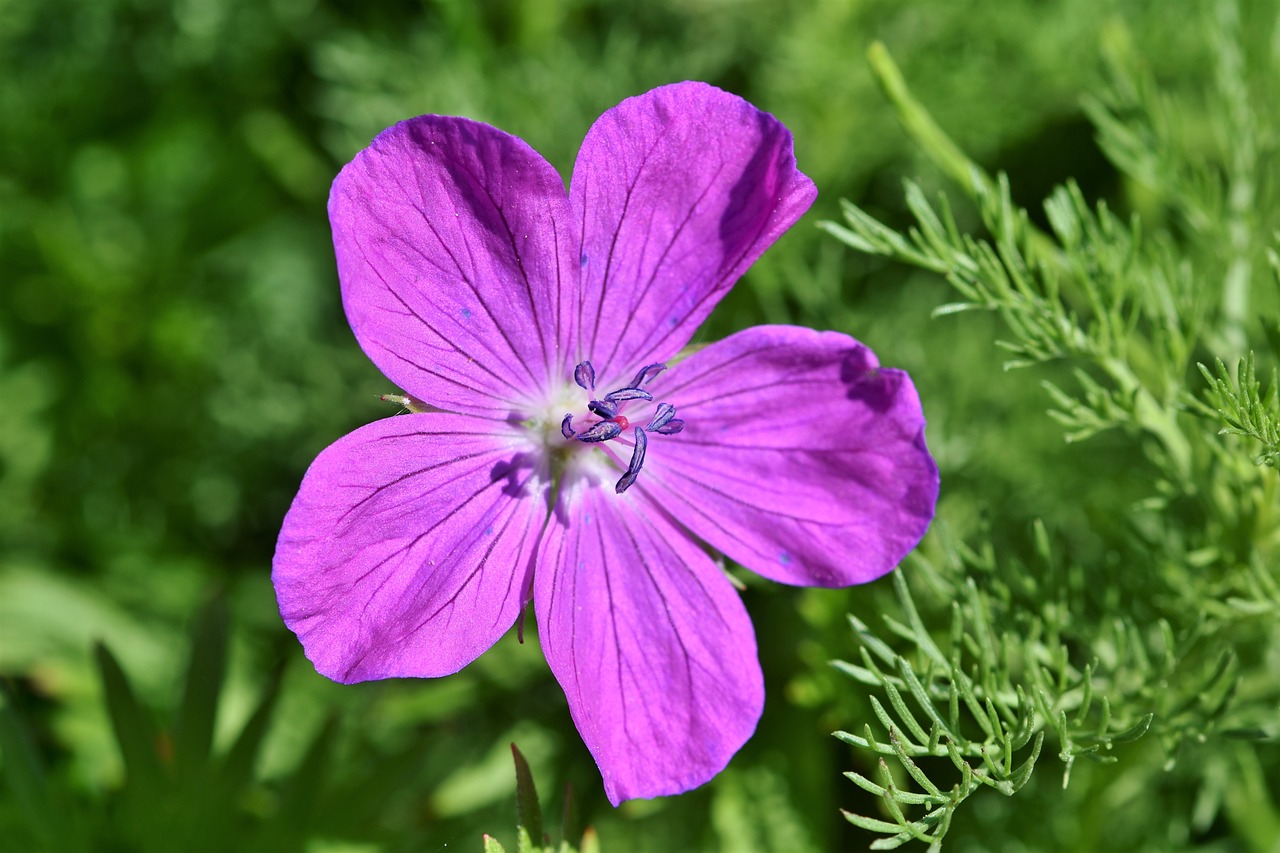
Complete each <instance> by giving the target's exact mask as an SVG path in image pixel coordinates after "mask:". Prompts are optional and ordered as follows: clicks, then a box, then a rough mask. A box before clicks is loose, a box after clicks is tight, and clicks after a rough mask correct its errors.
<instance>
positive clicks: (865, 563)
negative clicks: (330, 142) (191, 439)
mask: <svg viewBox="0 0 1280 853" xmlns="http://www.w3.org/2000/svg"><path fill="white" fill-rule="evenodd" d="M815 195H816V191H815V189H814V186H813V183H812V181H810V180H809V179H808V178H807V177H805V176H804V175H803V174H801V173H800V172H799V171H798V170H797V169H796V165H795V157H794V154H793V152H792V143H791V135H790V134H789V133H788V132H787V130H786V128H784V127H783V126H782V125H781V124H780V123H779V122H778V121H777V120H776V119H774V118H773V117H772V116H770V115H768V114H766V113H763V112H761V111H759V110H757V109H756V108H754V107H752V106H751V105H750V104H748V103H747V102H746V101H744V100H742V99H741V98H738V97H736V96H734V95H730V94H727V93H725V92H722V91H720V90H718V89H715V88H713V87H711V86H708V85H705V84H702V83H680V84H676V85H671V86H664V87H662V88H659V89H655V90H653V91H651V92H649V93H647V94H645V95H641V96H639V97H636V98H631V99H629V100H627V101H624V102H623V103H621V104H619V105H618V106H617V107H614V108H613V109H611V110H609V111H608V112H606V113H605V114H604V115H603V116H601V117H600V119H599V120H598V121H597V122H596V123H595V125H594V126H593V127H592V128H591V131H590V132H589V133H588V134H587V137H586V140H585V141H584V142H583V145H582V149H581V151H580V152H579V154H578V160H577V164H576V166H575V167H574V172H573V179H572V182H571V184H570V187H569V191H568V192H567V193H566V192H565V188H564V183H563V182H562V180H561V178H560V176H559V175H558V174H556V172H555V170H554V169H553V168H552V167H551V165H550V164H548V163H547V162H546V160H544V159H543V158H542V157H540V156H539V155H538V154H537V153H536V152H535V151H533V149H531V148H530V147H529V146H528V145H526V144H525V143H524V142H522V141H521V140H519V139H517V138H515V137H513V136H510V135H508V134H506V133H503V132H502V131H500V130H497V129H495V128H493V127H490V126H488V125H485V124H481V123H479V122H475V121H470V120H467V119H463V118H453V117H445V116H422V117H419V118H415V119H410V120H409V121H405V122H401V123H400V124H397V125H395V126H394V127H391V128H389V129H388V130H386V131H384V132H383V133H381V134H380V135H379V136H378V137H377V138H376V139H375V140H374V141H373V143H372V144H371V145H370V146H369V147H368V148H366V149H365V150H364V151H361V152H360V153H359V154H358V155H356V158H355V159H354V160H353V161H352V162H351V163H350V164H348V165H347V166H346V167H345V168H344V169H343V170H342V172H341V174H339V175H338V177H337V179H336V180H335V181H334V184H333V191H332V195H331V197H330V201H329V215H330V220H331V222H332V225H333V235H334V245H335V249H336V254H337V261H338V274H339V279H340V281H341V285H342V298H343V305H344V307H345V309H346V313H347V317H348V319H349V320H350V323H351V328H352V330H353V331H354V332H355V335H356V338H357V339H358V340H359V342H360V345H361V346H362V347H363V348H364V351H365V352H366V353H367V354H368V356H369V357H370V358H371V359H372V360H373V361H374V363H375V364H376V365H377V366H378V367H379V368H380V369H381V370H382V372H383V373H384V374H385V375H386V376H387V378H388V379H390V380H391V381H392V382H393V383H395V384H396V385H397V386H398V387H399V388H401V389H403V390H404V391H405V392H406V393H407V395H408V396H407V397H405V398H404V399H406V401H408V402H409V406H410V408H411V409H412V410H413V413H410V414H405V415H401V416H397V417H390V418H387V419H385V420H381V421H377V422H375V423H372V424H369V425H367V426H364V427H361V428H360V429H357V430H356V431H355V432H353V433H351V434H350V435H348V436H346V437H345V438H342V439H340V440H339V441H337V442H336V443H335V444H333V445H331V446H330V447H329V448H327V449H326V450H325V451H324V452H322V453H321V454H320V456H319V458H317V459H316V461H315V462H314V464H312V466H311V468H310V469H309V470H308V471H307V474H306V477H305V478H304V480H303V482H302V486H301V489H300V490H299V492H298V496H297V498H296V499H295V500H294V502H293V506H292V507H291V508H290V510H289V513H288V515H287V517H286V518H285V520H284V526H283V530H282V531H281V533H280V540H279V544H278V546H277V550H276V555H275V561H274V566H273V575H272V577H273V580H274V582H275V587H276V593H277V596H278V598H279V603H280V611H281V613H282V615H283V617H284V621H285V623H286V624H287V625H288V626H289V627H290V628H291V629H292V630H293V631H294V632H296V633H297V635H298V637H299V638H300V639H301V641H302V644H303V647H304V648H305V650H306V653H307V656H308V657H309V658H310V659H311V661H312V662H313V663H314V664H315V667H316V669H317V670H319V672H321V673H322V674H324V675H326V676H328V677H329V678H332V679H334V680H336V681H340V682H357V681H365V680H368V679H378V678H394V677H406V676H409V677H433V676H442V675H447V674H449V673H453V672H456V671H458V670H459V669H461V668H462V667H464V666H466V665H467V664H468V663H470V662H471V661H472V660H474V659H475V658H476V657H477V656H479V655H480V654H481V653H482V652H483V651H484V650H485V649H487V648H489V647H490V646H492V645H493V644H494V643H495V642H496V641H497V640H498V638H499V637H501V636H502V635H503V634H504V633H506V632H507V631H508V630H509V629H510V628H511V627H512V626H513V625H515V624H516V621H517V618H518V617H520V616H521V614H522V612H523V609H524V607H525V605H526V604H527V603H528V602H529V601H530V600H532V601H533V604H534V609H535V613H536V616H537V626H538V635H539V639H540V641H541V644H542V649H543V651H544V653H545V655H546V659H547V662H548V663H549V664H550V666H551V670H552V672H554V673H555V676H556V678H557V680H558V681H559V682H560V684H561V686H562V687H563V688H564V692H565V696H566V697H567V699H568V704H569V711H570V713H571V714H572V716H573V721H574V723H575V724H576V726H577V728H578V731H579V732H580V733H581V734H582V737H583V740H584V741H585V742H586V744H587V746H588V748H589V749H590V750H591V753H592V755H593V756H594V757H595V759H596V762H597V763H598V764H599V766H600V771H601V773H602V775H603V777H604V786H605V791H606V793H607V794H608V796H609V799H610V800H611V801H612V802H613V803H614V804H617V803H619V802H621V801H622V800H626V799H629V798H633V797H652V796H656V795H660V794H672V793H677V792H681V791H685V790H688V789H690V788H693V787H696V786H698V785H700V784H702V783H703V782H706V781H707V780H708V779H710V778H711V777H712V776H714V775H715V774H716V773H718V772H719V771H720V770H721V769H723V768H724V766H725V765H726V764H727V763H728V761H729V759H730V758H731V757H732V756H733V754H734V753H735V752H736V751H737V750H738V749H739V748H740V747H741V746H742V744H743V743H745V742H746V740H747V738H748V737H750V735H751V733H752V732H753V731H754V729H755V726H756V723H757V721H758V720H759V717H760V713H761V709H762V707H763V703H764V687H763V681H762V678H761V672H760V665H759V662H758V660H757V656H756V643H755V637H754V632H753V630H752V627H751V623H750V621H749V620H748V617H747V613H746V610H745V608H744V607H743V604H742V601H741V600H740V598H739V596H738V594H737V592H736V591H735V590H734V588H733V586H732V584H731V583H730V581H729V579H728V578H727V577H726V576H725V574H724V572H723V571H722V570H721V568H720V567H719V566H718V565H717V563H716V561H715V560H714V559H713V558H712V557H711V556H709V554H708V548H710V549H714V551H717V552H720V553H722V554H724V555H727V556H728V558H729V559H731V560H733V561H734V562H736V563H739V564H741V565H742V566H745V567H746V568H748V569H751V570H752V571H755V572H758V573H759V574H761V575H763V576H765V577H767V578H771V579H773V580H776V581H781V582H783V583H788V584H801V585H817V586H844V585H847V584H855V583H861V582H864V581H869V580H871V579H873V578H876V577H879V576H880V575H882V574H884V573H885V572H888V571H889V570H891V569H892V568H893V567H894V566H895V565H896V564H897V563H898V561H899V560H900V559H901V558H902V557H903V555H904V554H906V553H907V551H909V550H910V549H911V548H912V547H914V546H915V544H916V543H917V541H918V540H919V539H920V537H921V536H922V535H923V533H924V530H925V528H926V527H927V526H928V523H929V520H930V518H931V517H932V515H933V509H934V502H935V499H936V496H937V488H938V477H937V469H936V467H935V466H934V463H933V460H932V459H931V458H930V456H929V453H928V451H927V450H926V449H925V444H924V437H923V431H924V419H923V416H922V414H921V410H920V403H919V400H918V398H917V397H916V393H915V390H914V388H913V387H912V385H911V381H910V379H909V378H908V377H907V376H906V375H905V374H904V373H902V372H900V371H897V370H889V369H882V368H880V367H878V365H877V362H876V359H875V356H874V355H873V354H872V353H871V352H870V351H869V350H868V349H867V348H866V347H864V346H862V345H861V344H859V343H858V342H857V341H855V340H853V339H852V338H849V337H848V336H846V335H843V334H837V333H834V332H816V331H812V330H809V329H802V328H796V327H791V326H762V327H758V328H753V329H747V330H746V331H743V332H739V333H738V334H735V335H732V336H731V337H729V338H727V339H725V340H723V341H720V342H718V343H714V344H711V345H709V346H707V347H705V348H703V349H700V350H698V351H697V352H695V353H694V354H692V355H689V356H688V357H687V358H685V359H684V360H679V361H677V358H678V354H679V353H680V352H681V350H682V349H683V348H684V347H685V345H686V344H687V343H688V342H689V340H690V338H691V337H692V335H693V333H694V331H695V330H696V329H697V328H698V325H699V324H700V323H701V322H702V321H703V319H704V318H705V317H706V316H707V314H708V313H709V312H710V311H711V309H712V308H713V307H714V306H715V304H716V303H717V302H718V301H719V300H720V299H721V297H723V296H724V295H725V294H726V293H727V292H728V291H729V288H730V287H732V285H733V283H734V282H735V281H736V280H737V279H738V278H739V277H740V276H741V275H742V274H743V272H745V271H746V269H747V267H749V266H750V265H751V263H752V262H753V261H754V260H755V259H756V258H757V257H758V256H759V255H760V254H761V253H762V252H763V251H764V250H765V249H766V248H767V247H768V246H769V245H770V244H771V243H773V241H774V240H776V239H777V238H778V237H779V235H781V234H782V233H783V232H784V231H786V230H787V229H788V228H789V227H790V226H791V225H792V224H793V223H795V221H796V220H797V219H798V218H799V217H800V216H801V214H803V213H804V211H805V210H806V209H808V207H809V205H810V204H811V203H812V202H813V199H814V197H815Z"/></svg>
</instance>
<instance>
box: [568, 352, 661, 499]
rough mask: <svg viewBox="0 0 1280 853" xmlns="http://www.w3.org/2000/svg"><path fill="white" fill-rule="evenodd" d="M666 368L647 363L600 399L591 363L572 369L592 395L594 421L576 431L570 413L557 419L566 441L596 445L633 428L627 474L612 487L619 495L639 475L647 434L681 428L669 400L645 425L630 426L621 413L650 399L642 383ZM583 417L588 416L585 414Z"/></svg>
mask: <svg viewBox="0 0 1280 853" xmlns="http://www.w3.org/2000/svg"><path fill="white" fill-rule="evenodd" d="M666 369H667V366H666V365H665V364H650V365H647V366H645V367H642V368H640V372H639V373H637V374H636V378H635V379H633V380H632V381H631V384H630V385H625V386H623V387H622V388H617V389H615V390H613V391H610V392H609V393H607V394H605V395H604V396H603V397H601V398H599V399H596V398H595V392H596V370H595V368H594V367H592V366H591V362H589V361H584V362H582V363H581V364H579V365H578V366H577V367H575V368H574V369H573V380H574V381H575V382H577V383H578V385H579V387H581V388H582V389H583V390H584V391H586V392H587V393H588V394H589V395H591V399H590V400H589V401H588V402H587V409H588V410H589V411H590V413H591V415H594V416H595V417H596V418H597V420H588V421H587V422H586V423H585V424H583V425H582V426H583V428H582V429H578V430H575V429H574V428H573V413H572V412H570V413H568V414H566V415H565V416H564V420H562V421H561V422H560V433H561V435H563V436H564V437H565V440H566V441H581V442H584V443H586V444H598V443H602V442H606V441H612V440H613V439H615V438H617V437H618V436H620V435H622V434H623V433H624V432H626V431H627V430H628V429H633V435H634V437H635V446H634V447H633V448H632V450H631V462H630V464H628V465H627V471H626V473H625V474H623V475H622V479H620V480H618V483H617V485H616V486H614V491H616V492H617V493H618V494H622V493H623V492H625V491H626V490H627V489H629V488H631V484H632V483H634V482H635V481H636V477H638V476H640V469H641V468H642V467H643V466H644V456H645V452H646V451H647V450H648V447H649V433H651V432H656V433H658V434H659V435H675V434H676V433H678V432H680V430H682V429H684V421H682V420H680V419H679V418H677V417H676V407H675V406H673V405H671V404H670V403H658V405H657V407H656V408H655V409H654V412H653V417H652V418H651V419H650V420H649V423H648V424H646V425H644V426H641V425H640V423H639V422H637V423H636V424H635V425H634V427H633V425H632V423H631V421H630V420H628V419H627V417H626V415H624V414H622V409H624V408H625V407H626V406H627V404H628V403H631V402H633V401H636V400H640V401H643V402H652V401H653V395H652V394H650V393H649V392H648V391H646V390H644V386H645V385H648V384H649V382H651V381H652V380H653V378H654V377H655V376H657V375H658V374H659V373H661V372H662V371H664V370H666ZM582 417H590V416H589V415H584V416H582Z"/></svg>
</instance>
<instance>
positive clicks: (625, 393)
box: [604, 388, 653, 403]
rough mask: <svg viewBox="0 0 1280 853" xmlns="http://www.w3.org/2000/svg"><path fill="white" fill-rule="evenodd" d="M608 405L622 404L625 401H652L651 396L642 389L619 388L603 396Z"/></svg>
mask: <svg viewBox="0 0 1280 853" xmlns="http://www.w3.org/2000/svg"><path fill="white" fill-rule="evenodd" d="M604 398H605V399H606V400H608V401H609V402H610V403H622V402H625V401H626V400H652V399H653V395H652V394H650V393H649V392H648V391H646V390H644V389H643V388H619V389H618V390H617V391H610V392H609V393H608V394H605V395H604Z"/></svg>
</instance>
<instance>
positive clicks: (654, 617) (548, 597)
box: [534, 476, 764, 805]
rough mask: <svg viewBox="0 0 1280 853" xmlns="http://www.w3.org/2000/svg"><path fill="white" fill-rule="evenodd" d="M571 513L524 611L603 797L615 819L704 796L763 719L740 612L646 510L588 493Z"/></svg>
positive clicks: (711, 571) (549, 537)
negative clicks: (632, 802) (628, 810)
mask: <svg viewBox="0 0 1280 853" xmlns="http://www.w3.org/2000/svg"><path fill="white" fill-rule="evenodd" d="M642 479H643V476H642ZM571 503H572V504H573V505H572V506H571V507H570V508H569V511H568V512H566V513H565V518H567V521H561V522H557V521H556V518H555V517H553V520H552V523H551V526H550V527H549V528H548V530H547V532H546V534H545V536H544V540H543V546H542V548H541V549H540V555H541V556H540V559H539V562H538V566H539V568H538V571H537V573H536V575H535V578H534V583H535V592H534V602H535V605H536V607H537V613H538V636H539V639H540V640H541V642H542V647H543V651H544V653H545V654H546V657H547V662H548V663H550V664H551V670H552V672H554V673H555V676H556V678H557V679H558V680H559V682H560V685H561V686H562V687H563V688H564V692H565V696H566V697H567V698H568V700H569V710H570V712H571V713H572V715H573V721H574V723H575V724H576V725H577V727H578V731H579V732H580V733H581V734H582V739H583V740H584V741H585V742H586V744H587V748H588V749H590V750H591V754H592V755H593V756H595V759H596V763H597V764H599V765H600V772H601V774H602V775H603V777H604V787H605V793H606V794H608V796H609V800H610V802H612V803H613V804H614V805H617V804H618V803H620V802H622V801H623V800H628V799H632V798H634V797H655V796H659V795H662V794H676V793H680V792H681V791H687V790H689V789H690V788H694V787H696V786H698V785H701V784H702V783H704V782H706V781H707V780H709V779H710V778H711V777H712V776H714V775H715V774H716V773H718V772H720V771H721V770H722V769H724V766H725V765H726V764H727V763H728V761H729V759H730V758H731V757H732V756H733V754H734V753H735V752H737V751H738V749H739V748H740V747H741V746H742V744H743V743H745V742H746V740H747V738H749V737H750V736H751V734H752V732H753V731H754V730H755V727H756V723H757V721H758V720H759V718H760V711H761V709H762V708H763V706H764V684H763V680H762V676H761V673H760V664H759V662H758V660H757V658H756V643H755V635H754V633H753V631H752V629H751V622H750V621H749V620H748V618H747V614H746V610H745V608H744V607H743V606H742V602H741V600H740V599H739V598H738V595H737V593H736V592H735V591H734V590H733V588H732V586H731V585H730V584H729V581H728V580H727V579H726V578H725V576H724V574H723V573H722V572H721V571H720V570H719V568H717V567H716V565H715V564H714V563H712V562H711V560H710V559H709V558H708V557H707V555H706V554H705V553H704V552H703V551H702V550H701V549H700V548H698V547H697V546H696V545H695V544H694V543H693V542H691V541H690V540H689V538H688V537H687V536H686V535H684V534H683V533H682V532H681V531H679V530H678V529H676V528H674V527H672V526H671V524H670V523H669V522H667V521H666V520H665V518H664V516H663V515H662V512H661V511H660V510H659V509H658V508H657V507H654V506H651V505H648V504H647V502H645V501H643V500H635V499H633V498H632V496H631V495H622V496H618V495H615V494H613V490H612V489H609V490H608V491H607V492H606V491H605V490H603V489H599V488H587V489H583V490H581V491H579V492H578V495H577V497H576V498H573V499H571ZM566 524H567V525H568V526H567V527H566V526H565V525H566Z"/></svg>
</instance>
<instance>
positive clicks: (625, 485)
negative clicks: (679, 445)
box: [613, 428, 649, 494]
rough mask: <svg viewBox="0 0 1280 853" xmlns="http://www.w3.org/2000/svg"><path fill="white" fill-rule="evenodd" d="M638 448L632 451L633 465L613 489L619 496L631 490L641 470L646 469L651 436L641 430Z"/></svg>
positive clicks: (638, 429) (638, 433) (639, 430)
mask: <svg viewBox="0 0 1280 853" xmlns="http://www.w3.org/2000/svg"><path fill="white" fill-rule="evenodd" d="M635 436H636V446H635V449H633V450H632V451H631V464H630V465H628V466H627V473H625V474H623V475H622V479H621V480H619V481H618V484H617V485H616V486H614V487H613V490H614V491H615V492H617V493H618V494H622V493H623V492H625V491H626V490H627V489H629V488H631V484H632V483H634V482H635V481H636V477H639V476H640V469H641V468H643V467H644V453H645V450H646V449H647V448H648V447H649V436H648V434H647V433H646V432H645V431H644V430H643V429H640V428H637V429H636V432H635Z"/></svg>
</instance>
